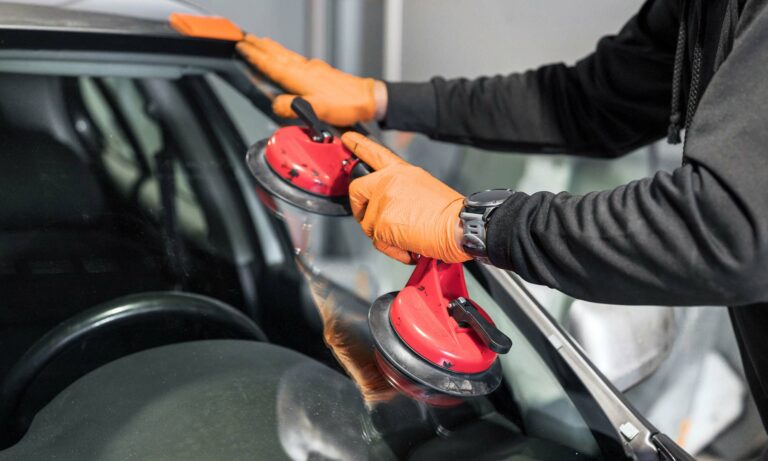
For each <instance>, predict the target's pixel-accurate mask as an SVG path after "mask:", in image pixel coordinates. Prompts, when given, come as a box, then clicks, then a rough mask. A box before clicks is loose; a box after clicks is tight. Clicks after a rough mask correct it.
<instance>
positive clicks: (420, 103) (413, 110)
mask: <svg viewBox="0 0 768 461" xmlns="http://www.w3.org/2000/svg"><path fill="white" fill-rule="evenodd" d="M385 84H386V85H387V98H388V103H387V115H386V117H385V118H384V120H383V121H382V122H381V123H380V126H381V127H382V128H384V129H389V130H401V131H416V132H419V133H424V134H426V135H431V134H432V133H433V132H434V131H435V129H436V127H437V99H436V97H435V89H434V87H433V86H432V83H430V82H426V83H391V82H385Z"/></svg>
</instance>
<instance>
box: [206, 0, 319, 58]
mask: <svg viewBox="0 0 768 461" xmlns="http://www.w3.org/2000/svg"><path fill="white" fill-rule="evenodd" d="M192 3H194V4H196V5H198V6H200V7H202V8H205V9H206V10H208V11H210V12H211V13H215V14H218V15H221V16H226V17H227V18H229V19H231V20H232V21H234V22H235V23H236V24H237V25H238V26H240V27H242V28H243V29H245V30H247V31H248V32H251V33H253V34H256V35H259V36H263V37H272V38H274V39H275V40H277V41H279V42H280V43H282V44H283V45H285V46H287V47H288V48H290V49H292V50H294V51H298V52H300V53H301V52H304V45H305V35H304V34H305V14H306V13H305V11H306V10H305V0H192Z"/></svg>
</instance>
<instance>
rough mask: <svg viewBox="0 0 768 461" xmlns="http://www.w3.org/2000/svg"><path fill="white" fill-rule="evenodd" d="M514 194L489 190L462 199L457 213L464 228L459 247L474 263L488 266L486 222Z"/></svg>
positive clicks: (499, 190) (505, 190)
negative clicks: (461, 206) (461, 207)
mask: <svg viewBox="0 0 768 461" xmlns="http://www.w3.org/2000/svg"><path fill="white" fill-rule="evenodd" d="M514 193H515V192H514V191H513V190H510V189H489V190H485V191H482V192H476V193H474V194H472V195H470V196H468V197H466V198H465V199H464V208H463V209H462V210H461V213H459V219H461V222H462V225H463V228H464V235H463V237H462V239H461V245H462V247H463V249H464V251H466V252H467V254H469V255H470V256H472V257H473V258H474V259H475V260H476V261H479V262H482V263H485V264H490V260H489V259H488V246H487V243H486V229H487V226H488V221H489V220H490V218H491V215H492V214H493V212H494V211H496V209H497V208H498V207H499V206H501V204H503V203H504V201H506V200H507V199H508V198H509V197H510V196H511V195H512V194H514Z"/></svg>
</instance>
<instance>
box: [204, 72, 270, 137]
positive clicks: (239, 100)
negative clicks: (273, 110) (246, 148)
mask: <svg viewBox="0 0 768 461" xmlns="http://www.w3.org/2000/svg"><path fill="white" fill-rule="evenodd" d="M205 78H206V80H207V81H208V83H209V84H210V85H211V88H213V91H214V92H215V93H216V96H218V97H219V101H221V103H222V105H223V106H224V108H225V109H226V111H227V113H228V114H229V118H230V119H232V121H233V122H234V124H235V127H236V128H237V131H238V133H239V134H240V137H242V138H243V140H244V141H245V143H246V144H248V145H251V144H253V143H255V142H257V141H260V140H262V139H264V138H267V137H269V136H271V135H272V133H273V132H274V131H275V130H276V129H277V128H278V127H277V125H276V124H275V123H274V122H273V121H272V120H271V119H270V118H269V117H267V116H266V115H264V114H263V113H261V112H260V111H258V110H256V109H255V108H254V107H253V105H252V104H251V102H250V101H248V100H247V99H246V98H245V97H244V96H243V95H241V94H240V93H238V92H237V91H236V90H235V89H234V88H232V87H231V86H229V84H228V83H226V82H225V81H223V80H222V79H221V78H220V77H218V76H216V75H215V74H208V75H206V76H205Z"/></svg>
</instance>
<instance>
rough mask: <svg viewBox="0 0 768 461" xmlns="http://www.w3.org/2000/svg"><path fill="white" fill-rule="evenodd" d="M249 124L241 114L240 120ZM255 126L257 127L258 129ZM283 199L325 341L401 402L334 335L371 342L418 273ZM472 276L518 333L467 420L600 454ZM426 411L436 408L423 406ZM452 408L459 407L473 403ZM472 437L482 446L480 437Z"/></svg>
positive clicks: (515, 440) (336, 223)
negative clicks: (379, 319) (370, 321)
mask: <svg viewBox="0 0 768 461" xmlns="http://www.w3.org/2000/svg"><path fill="white" fill-rule="evenodd" d="M221 85H222V82H217V83H216V88H218V91H219V92H220V93H219V94H227V95H228V97H227V98H226V99H225V105H226V107H227V109H228V112H229V113H230V115H231V116H232V117H233V118H235V119H241V120H249V119H252V118H253V117H255V114H254V112H255V109H254V108H253V107H252V106H250V105H246V104H242V103H237V98H234V97H233V95H232V94H230V93H229V92H231V89H229V90H227V89H225V88H222V87H221ZM241 98H242V97H241ZM243 99H244V98H243ZM243 124H244V123H242V122H238V125H243ZM250 126H253V127H254V129H253V130H251V132H250V133H247V132H246V133H243V134H244V135H245V136H247V137H248V138H249V140H250V141H251V142H255V141H258V140H259V136H261V139H264V138H265V137H268V136H270V135H271V134H272V132H271V131H270V130H266V133H265V132H264V130H261V129H260V127H259V126H258V125H253V124H251V125H250ZM253 132H257V133H258V135H257V136H256V137H254V136H253ZM449 163H450V162H449ZM276 204H277V206H278V212H277V216H278V219H279V221H280V223H282V224H283V225H284V226H285V228H286V229H287V231H288V233H289V234H290V242H291V245H292V249H293V250H295V252H296V253H297V254H298V255H299V258H298V262H299V265H300V266H301V269H302V274H303V275H304V276H305V277H306V279H307V281H308V282H309V290H310V297H311V299H312V301H313V302H312V305H313V307H314V308H315V309H316V310H317V313H318V314H319V317H320V319H321V322H322V323H323V325H322V328H323V334H324V335H325V339H326V343H327V344H328V346H329V347H330V348H331V350H332V351H333V352H334V355H335V357H336V359H337V360H338V361H339V363H340V365H341V366H342V367H343V368H344V369H345V370H346V371H347V374H348V375H349V376H350V377H351V378H352V379H353V380H354V381H355V382H356V384H357V385H358V388H359V390H360V392H361V393H362V395H363V397H364V400H366V401H367V403H368V404H369V406H372V408H379V407H381V408H387V407H388V406H393V407H394V408H397V404H396V403H392V401H391V397H392V395H393V393H392V389H391V387H390V386H386V385H381V383H378V382H376V376H375V375H376V373H375V369H374V373H373V374H374V377H373V378H372V377H371V376H370V374H371V369H372V367H371V364H370V363H368V362H367V361H366V360H369V359H370V356H369V355H368V354H366V353H363V354H360V353H350V352H349V350H348V349H347V348H348V347H349V346H350V344H349V341H339V340H338V338H337V339H336V340H334V335H336V336H341V337H342V338H344V339H347V340H350V338H347V336H346V335H351V337H352V338H351V340H354V342H360V343H362V344H355V345H354V346H353V350H357V348H361V349H364V350H366V352H367V351H369V350H370V349H371V348H372V344H371V342H370V338H369V337H368V335H367V334H362V333H360V331H361V330H367V322H366V320H367V310H368V307H369V306H370V303H372V302H374V300H376V298H377V297H379V296H381V295H382V294H385V293H388V292H392V291H397V290H400V289H401V288H402V287H403V286H404V285H405V283H406V281H407V280H408V278H409V276H410V275H411V272H412V271H413V266H407V265H403V264H401V263H399V262H397V261H395V260H393V259H390V258H388V257H386V256H385V255H383V254H382V253H380V252H378V251H376V250H375V249H374V248H373V246H372V245H371V243H370V241H369V240H368V239H367V238H366V237H365V235H364V234H363V233H362V232H361V230H360V228H359V225H358V224H357V223H356V222H355V221H354V219H352V218H351V217H346V218H329V217H322V216H318V215H312V214H308V213H306V212H304V211H302V210H299V209H298V208H295V207H292V206H290V205H288V204H286V203H285V202H282V201H276ZM465 277H466V280H467V285H468V289H469V294H470V296H471V298H472V299H473V300H474V301H475V302H477V303H478V304H479V305H480V306H482V307H483V309H485V310H486V312H488V314H489V315H490V316H491V317H492V318H493V319H494V321H495V322H496V325H497V326H498V328H499V329H500V330H502V331H503V332H504V333H506V334H507V335H508V336H509V337H510V338H511V339H512V341H513V343H514V346H513V347H512V349H511V351H510V352H509V353H508V354H506V355H502V356H500V357H501V362H502V369H503V374H504V378H505V379H504V387H505V389H503V391H501V392H498V394H499V396H498V397H496V396H494V397H493V398H491V399H480V400H482V401H483V403H482V404H480V403H478V402H474V403H472V404H471V405H470V406H474V405H481V406H484V410H483V411H481V412H479V413H475V414H474V415H473V416H472V417H466V419H465V420H464V422H467V421H480V420H482V421H483V424H490V425H492V426H493V427H494V428H496V429H497V430H502V429H501V428H503V430H505V431H508V434H507V436H506V437H505V439H507V440H506V441H505V442H501V446H498V447H495V448H498V449H499V450H510V449H511V447H512V446H513V445H517V444H519V443H520V442H519V440H520V437H521V436H522V434H525V435H526V437H527V438H529V439H530V440H531V442H530V443H531V444H532V445H537V444H544V445H549V444H551V446H552V447H560V448H565V449H566V451H562V452H559V455H560V456H565V454H566V453H567V454H568V456H569V457H570V456H576V454H577V453H579V454H580V455H581V456H582V457H583V456H594V457H600V450H599V448H598V446H597V444H596V442H595V439H594V437H593V435H592V433H591V432H590V428H589V427H588V425H587V424H586V423H585V421H584V419H583V418H582V417H581V415H580V414H579V412H578V411H577V409H576V407H575V406H574V404H573V402H572V401H571V399H570V398H569V397H568V395H567V393H566V392H565V391H564V389H563V387H562V386H561V384H560V383H559V381H558V379H557V377H556V376H555V375H554V374H553V372H552V370H550V369H549V368H548V366H547V365H546V364H545V363H544V361H543V360H542V358H541V356H540V355H539V352H537V351H536V349H535V348H534V347H533V346H532V345H531V343H530V342H528V340H527V338H526V337H525V336H524V335H523V334H522V332H521V331H520V330H519V329H518V328H517V327H516V326H515V324H514V323H513V322H512V321H511V319H510V318H509V317H507V316H506V314H505V313H504V311H503V310H502V309H501V308H500V307H499V306H498V304H497V302H496V300H494V298H493V297H492V296H491V295H489V293H488V292H487V291H486V290H485V289H484V288H483V286H482V285H481V284H480V283H479V282H478V281H477V280H476V279H475V277H474V276H473V275H472V274H471V273H470V272H469V271H467V270H465ZM350 331H351V332H354V334H353V333H350ZM501 396H503V397H501ZM398 401H399V400H396V401H395V402H398ZM595 405H596V404H595ZM422 411H428V412H432V411H433V410H432V409H429V408H428V407H426V406H424V407H423V408H422ZM453 411H454V412H455V413H457V414H460V413H462V411H466V409H458V408H457V409H454V410H453ZM450 413H451V411H449V410H442V411H441V412H439V413H438V414H450ZM433 416H434V415H433ZM438 419H439V418H438ZM400 424H401V423H398V425H400ZM439 427H440V426H439V425H438V426H435V427H433V429H434V430H436V431H437V432H435V433H434V435H435V436H438V434H439V430H440V429H439ZM445 443H448V442H445ZM487 443H490V442H487ZM472 445H473V446H477V442H475V443H473V444H472ZM558 450H559V448H558Z"/></svg>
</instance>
